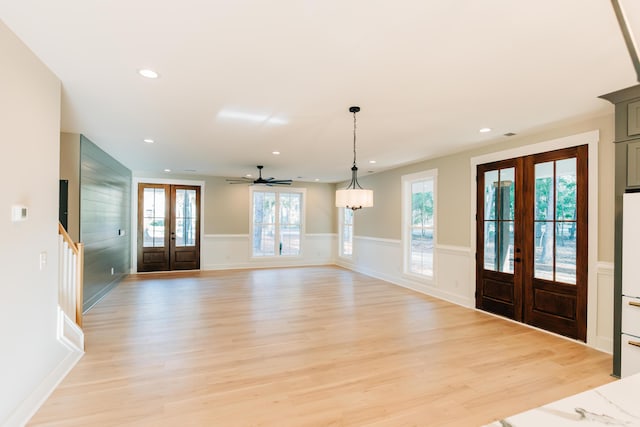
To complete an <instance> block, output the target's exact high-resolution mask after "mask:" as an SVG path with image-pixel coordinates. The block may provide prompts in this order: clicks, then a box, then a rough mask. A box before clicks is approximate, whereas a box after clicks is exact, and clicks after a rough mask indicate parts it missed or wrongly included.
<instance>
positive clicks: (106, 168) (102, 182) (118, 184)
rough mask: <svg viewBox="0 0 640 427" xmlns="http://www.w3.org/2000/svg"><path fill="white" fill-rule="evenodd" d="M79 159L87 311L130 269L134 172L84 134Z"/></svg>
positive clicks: (81, 237) (81, 236)
mask: <svg viewBox="0 0 640 427" xmlns="http://www.w3.org/2000/svg"><path fill="white" fill-rule="evenodd" d="M80 159H81V167H80V241H82V242H83V243H84V245H85V258H84V301H83V308H84V310H85V311H86V310H88V309H89V308H91V307H92V306H93V305H94V304H95V303H96V302H98V301H99V300H100V298H102V297H103V296H104V295H105V294H106V293H107V292H109V290H111V289H112V288H113V287H114V286H115V285H116V284H117V283H118V282H119V281H120V280H121V279H122V278H123V277H125V276H126V275H127V274H128V273H129V271H130V269H131V171H130V170H129V169H127V168H126V167H125V166H123V165H122V164H121V163H120V162H118V161H117V160H116V159H114V158H113V157H111V156H110V155H108V154H107V153H105V152H104V151H102V150H101V149H100V148H99V147H98V146H96V145H95V144H94V143H92V142H91V141H90V140H89V139H87V138H86V137H84V136H81V137H80Z"/></svg>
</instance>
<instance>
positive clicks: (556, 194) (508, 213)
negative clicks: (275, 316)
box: [476, 145, 588, 341]
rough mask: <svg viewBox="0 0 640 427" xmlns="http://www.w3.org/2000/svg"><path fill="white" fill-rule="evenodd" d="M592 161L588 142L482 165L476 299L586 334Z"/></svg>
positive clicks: (518, 316) (543, 324)
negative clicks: (588, 152)
mask: <svg viewBox="0 0 640 427" xmlns="http://www.w3.org/2000/svg"><path fill="white" fill-rule="evenodd" d="M587 168H588V165H587V146H586V145H585V146H580V147H572V148H567V149H562V150H557V151H552V152H548V153H542V154H536V155H531V156H526V157H520V158H517V159H509V160H504V161H499V162H494V163H489V164H484V165H479V166H478V169H477V181H478V185H477V195H478V197H477V201H478V205H477V227H476V229H477V232H476V233H477V240H476V241H477V262H476V268H477V274H476V278H477V281H476V307H478V308H480V309H482V310H486V311H490V312H492V313H496V314H499V315H502V316H505V317H508V318H510V319H514V320H517V321H520V322H524V323H528V324H531V325H534V326H537V327H540V328H543V329H546V330H549V331H552V332H556V333H559V334H562V335H565V336H568V337H571V338H576V339H580V340H582V341H584V340H586V330H587V320H586V314H587V262H588V255H587V250H588V245H587V242H588V238H587V237H588V236H587V220H588V218H587V212H588V211H587V205H588V203H587V195H588V183H587Z"/></svg>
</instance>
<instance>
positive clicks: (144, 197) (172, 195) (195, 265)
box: [138, 183, 200, 272]
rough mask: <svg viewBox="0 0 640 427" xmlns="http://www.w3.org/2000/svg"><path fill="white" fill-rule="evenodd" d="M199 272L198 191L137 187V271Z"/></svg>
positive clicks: (192, 188) (164, 186) (183, 187)
mask: <svg viewBox="0 0 640 427" xmlns="http://www.w3.org/2000/svg"><path fill="white" fill-rule="evenodd" d="M199 268H200V187H198V186H188V185H169V184H143V183H140V184H138V271H140V272H142V271H163V270H197V269H199Z"/></svg>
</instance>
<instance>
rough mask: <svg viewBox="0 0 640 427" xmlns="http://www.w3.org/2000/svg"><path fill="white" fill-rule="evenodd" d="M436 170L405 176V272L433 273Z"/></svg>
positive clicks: (427, 274)
mask: <svg viewBox="0 0 640 427" xmlns="http://www.w3.org/2000/svg"><path fill="white" fill-rule="evenodd" d="M437 174H438V171H437V170H436V169H434V170H430V171H425V172H420V173H416V174H411V175H405V176H403V177H402V190H403V191H402V198H403V200H402V207H403V214H402V216H403V224H404V225H403V243H404V259H405V263H404V271H405V273H409V274H415V275H419V276H423V277H428V278H432V277H433V276H434V272H433V265H434V254H433V247H434V243H435V224H436V177H437Z"/></svg>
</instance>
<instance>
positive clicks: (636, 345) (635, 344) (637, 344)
mask: <svg viewBox="0 0 640 427" xmlns="http://www.w3.org/2000/svg"><path fill="white" fill-rule="evenodd" d="M629 345H633V346H635V347H640V342H638V341H629Z"/></svg>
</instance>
